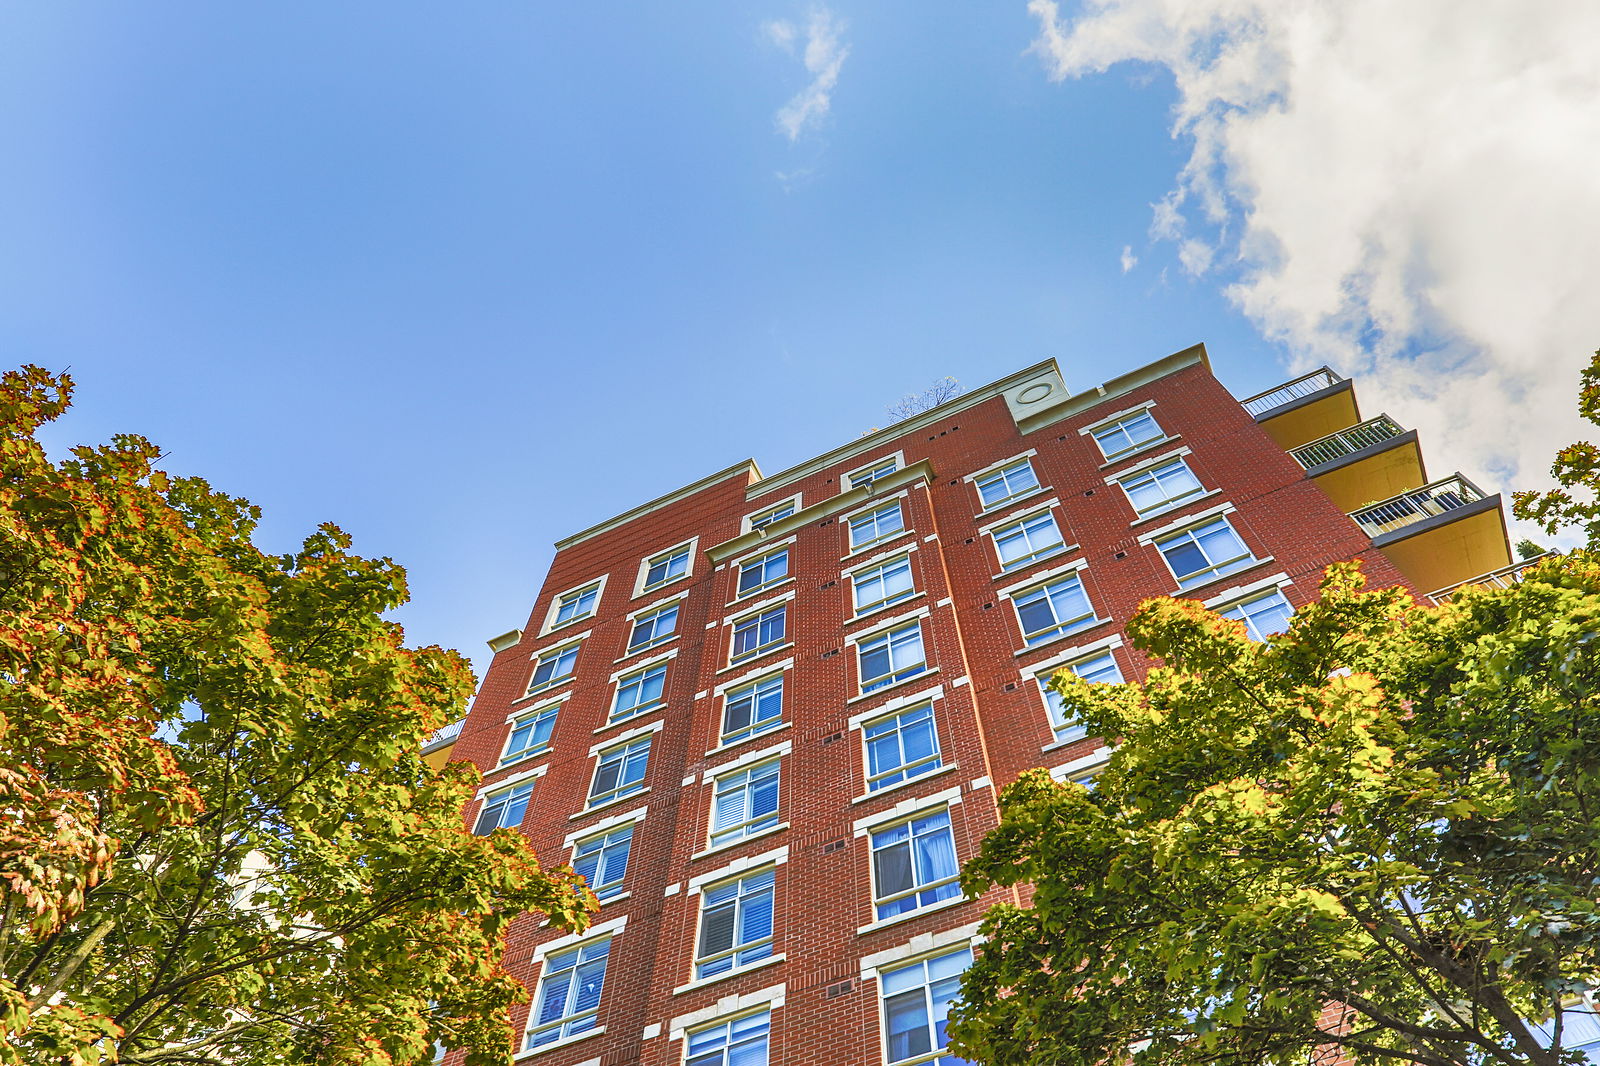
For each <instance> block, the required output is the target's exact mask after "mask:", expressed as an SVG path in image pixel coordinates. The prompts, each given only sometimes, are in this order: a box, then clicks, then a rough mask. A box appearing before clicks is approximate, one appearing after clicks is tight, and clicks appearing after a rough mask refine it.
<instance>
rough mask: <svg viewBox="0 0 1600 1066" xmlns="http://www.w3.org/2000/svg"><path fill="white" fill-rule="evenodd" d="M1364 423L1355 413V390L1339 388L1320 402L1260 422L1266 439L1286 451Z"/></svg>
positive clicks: (1358, 414) (1359, 415) (1356, 412)
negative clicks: (1270, 439) (1274, 442)
mask: <svg viewBox="0 0 1600 1066" xmlns="http://www.w3.org/2000/svg"><path fill="white" fill-rule="evenodd" d="M1360 421H1361V414H1360V412H1359V411H1357V410H1356V390H1355V389H1354V388H1347V389H1340V390H1339V391H1338V392H1335V393H1333V394H1331V395H1328V396H1324V397H1323V398H1322V399H1320V400H1316V401H1314V402H1312V403H1308V404H1306V405H1305V406H1304V407H1296V408H1294V409H1293V410H1289V411H1285V412H1284V413H1283V414H1281V415H1274V416H1273V417H1272V418H1269V419H1267V420H1266V421H1265V422H1262V423H1261V428H1262V429H1264V430H1266V431H1267V436H1269V437H1271V438H1272V439H1273V440H1275V441H1277V442H1278V447H1280V448H1282V449H1283V450H1284V451H1288V450H1289V449H1290V448H1298V447H1300V445H1302V444H1309V443H1311V442H1312V441H1314V440H1321V439H1322V438H1323V437H1326V436H1327V435H1328V434H1330V433H1337V432H1339V431H1340V430H1341V429H1349V428H1350V427H1351V426H1353V425H1355V424H1356V423H1357V422H1360Z"/></svg>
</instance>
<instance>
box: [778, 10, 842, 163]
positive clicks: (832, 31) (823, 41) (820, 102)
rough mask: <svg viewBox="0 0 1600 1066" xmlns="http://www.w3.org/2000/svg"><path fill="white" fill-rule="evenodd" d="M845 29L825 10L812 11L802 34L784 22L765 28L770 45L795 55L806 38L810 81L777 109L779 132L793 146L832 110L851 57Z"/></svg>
mask: <svg viewBox="0 0 1600 1066" xmlns="http://www.w3.org/2000/svg"><path fill="white" fill-rule="evenodd" d="M845 27H846V23H845V22H844V21H843V20H842V19H838V18H836V17H834V15H833V13H832V12H830V11H829V10H828V9H827V8H825V7H814V8H812V9H811V11H810V14H809V16H808V17H807V19H806V25H805V29H804V31H803V32H802V31H801V30H800V28H799V27H797V26H796V25H795V24H794V23H792V22H789V21H787V20H781V19H780V20H777V21H773V22H768V23H767V24H766V25H765V26H763V27H762V29H763V30H764V32H765V33H766V35H767V39H768V40H769V41H771V42H772V43H773V44H775V45H777V46H778V47H779V48H782V49H783V50H784V51H786V52H789V53H791V54H794V53H795V52H796V45H797V44H799V43H800V41H801V38H802V35H803V37H804V43H803V45H801V46H800V48H799V58H800V60H801V62H803V63H804V64H805V68H806V73H807V74H809V75H810V76H811V81H810V83H809V84H807V85H806V87H805V88H804V89H801V90H800V91H799V92H798V93H796V94H795V95H794V96H793V97H792V98H791V99H790V100H789V102H788V103H786V104H784V105H783V107H781V108H779V109H778V114H777V116H776V119H775V122H776V124H777V127H778V129H779V131H780V132H782V133H783V135H784V136H785V137H787V138H789V141H790V143H791V144H792V143H793V142H795V141H797V140H799V138H800V135H801V134H802V133H805V132H806V131H807V130H808V129H811V128H814V127H816V126H817V125H818V124H820V123H821V122H822V120H823V119H824V118H826V117H827V115H828V111H829V109H830V108H831V107H832V106H833V91H834V89H835V87H837V86H838V84H839V71H840V70H841V69H843V67H844V61H845V59H846V58H847V57H848V56H849V55H850V48H849V46H848V45H846V44H845V43H844V31H845Z"/></svg>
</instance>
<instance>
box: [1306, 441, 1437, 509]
mask: <svg viewBox="0 0 1600 1066" xmlns="http://www.w3.org/2000/svg"><path fill="white" fill-rule="evenodd" d="M1312 480H1313V481H1315V482H1316V483H1317V488H1319V489H1321V490H1322V491H1323V492H1325V493H1327V494H1328V499H1330V500H1332V501H1333V502H1334V504H1335V506H1337V507H1338V508H1339V510H1341V511H1344V512H1346V513H1349V512H1351V511H1359V510H1361V508H1363V507H1365V506H1366V505H1367V504H1369V503H1375V502H1377V501H1378V500H1387V499H1388V498H1389V497H1391V496H1398V495H1400V494H1401V493H1402V492H1410V491H1411V490H1412V489H1420V488H1421V487H1422V486H1423V485H1426V484H1427V483H1428V479H1427V475H1426V474H1425V473H1424V472H1423V469H1422V449H1421V448H1420V447H1418V445H1417V442H1416V441H1414V440H1410V441H1406V442H1405V443H1404V444H1400V445H1397V446H1395V447H1393V448H1388V449H1385V450H1384V451H1381V452H1379V453H1378V454H1376V455H1369V456H1367V457H1366V458H1365V459H1362V460H1359V461H1358V462H1354V463H1350V464H1348V465H1346V466H1341V467H1338V468H1336V469H1334V470H1330V471H1328V472H1327V473H1325V474H1318V475H1317V476H1316V477H1314V478H1312Z"/></svg>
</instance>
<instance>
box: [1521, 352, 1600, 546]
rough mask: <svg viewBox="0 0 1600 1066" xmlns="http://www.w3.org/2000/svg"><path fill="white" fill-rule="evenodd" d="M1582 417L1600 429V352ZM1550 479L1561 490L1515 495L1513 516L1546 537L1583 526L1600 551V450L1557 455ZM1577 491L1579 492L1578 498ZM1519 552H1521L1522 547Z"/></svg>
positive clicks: (1582, 396) (1587, 446)
mask: <svg viewBox="0 0 1600 1066" xmlns="http://www.w3.org/2000/svg"><path fill="white" fill-rule="evenodd" d="M1578 413H1579V414H1580V415H1582V416H1583V417H1584V418H1585V419H1586V420H1587V421H1588V422H1590V423H1592V424H1593V425H1596V426H1600V351H1597V352H1595V353H1594V357H1593V358H1591V359H1590V360H1589V365H1588V366H1587V367H1585V368H1584V371H1583V376H1582V379H1581V381H1580V383H1579V386H1578ZM1550 475H1551V476H1552V477H1553V478H1555V480H1556V484H1557V486H1558V487H1557V488H1553V489H1548V490H1546V491H1544V492H1517V493H1513V494H1512V507H1511V511H1512V514H1514V515H1515V516H1516V517H1518V518H1520V519H1522V520H1523V521H1525V522H1536V523H1538V524H1539V525H1540V526H1541V527H1543V529H1544V531H1545V532H1546V533H1556V532H1558V531H1559V530H1560V529H1561V528H1562V527H1564V526H1579V527H1581V528H1582V529H1583V533H1584V536H1585V538H1586V541H1585V543H1586V544H1587V546H1588V548H1589V550H1590V551H1596V550H1600V447H1596V446H1595V445H1593V444H1591V443H1589V442H1588V441H1578V442H1577V443H1575V444H1569V445H1567V446H1566V447H1565V448H1562V449H1561V450H1560V451H1558V452H1556V458H1555V462H1554V463H1552V464H1551V465H1550ZM1573 489H1578V490H1579V491H1578V492H1577V493H1576V494H1574V493H1573V492H1572V491H1571V490H1573ZM1524 543H1527V542H1524ZM1517 548H1518V550H1519V551H1520V550H1521V548H1522V545H1521V544H1518V545H1517Z"/></svg>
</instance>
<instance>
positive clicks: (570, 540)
mask: <svg viewBox="0 0 1600 1066" xmlns="http://www.w3.org/2000/svg"><path fill="white" fill-rule="evenodd" d="M740 474H743V475H744V476H745V480H746V481H747V482H748V481H751V480H754V479H755V478H759V477H760V476H761V468H760V467H758V466H756V461H755V460H754V459H742V460H740V461H739V462H737V463H734V464H733V465H732V466H730V467H726V468H724V469H722V470H718V471H717V472H716V473H715V474H707V475H706V476H705V477H703V478H701V479H700V480H699V481H694V482H690V483H689V484H687V485H685V486H683V487H682V488H681V489H674V490H673V491H672V492H669V493H667V494H666V495H665V496H658V497H656V498H655V499H653V500H651V501H650V502H649V503H641V504H640V505H639V506H637V507H631V508H629V509H628V510H626V511H623V512H622V513H621V514H619V515H613V516H612V517H610V518H608V519H606V520H605V521H604V522H597V523H595V524H594V525H592V526H590V527H589V528H588V529H584V530H580V531H578V532H577V533H574V534H572V535H571V536H570V537H563V538H561V539H560V540H558V541H556V551H562V550H564V549H566V548H570V547H572V546H573V545H574V544H577V543H579V542H581V541H585V540H588V539H589V538H590V537H596V536H599V535H600V534H601V533H605V532H607V531H609V530H613V529H616V528H617V527H618V526H622V525H626V524H627V523H629V522H631V521H633V520H634V519H635V518H642V517H643V516H645V515H647V514H649V513H650V512H651V511H658V510H660V509H661V508H663V507H665V506H667V505H668V504H671V503H676V502H677V501H679V500H681V499H683V498H684V497H685V496H693V495H694V494H695V493H697V492H700V491H701V490H703V489H708V488H710V487H711V486H712V485H715V484H717V483H719V482H722V481H727V480H728V479H729V478H732V477H737V476H738V475H740Z"/></svg>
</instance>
